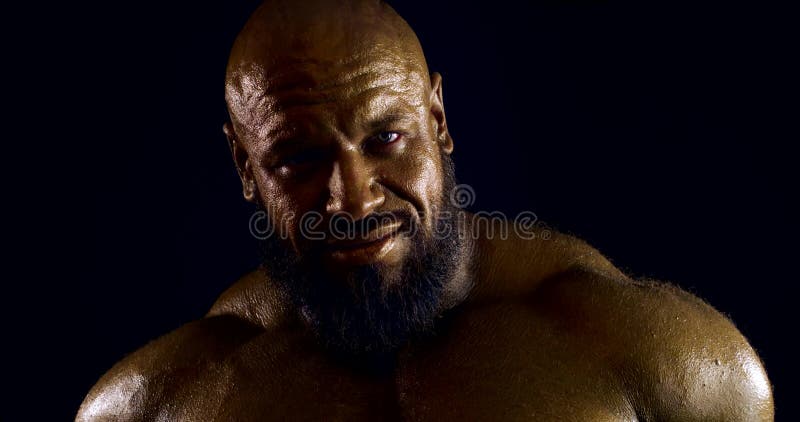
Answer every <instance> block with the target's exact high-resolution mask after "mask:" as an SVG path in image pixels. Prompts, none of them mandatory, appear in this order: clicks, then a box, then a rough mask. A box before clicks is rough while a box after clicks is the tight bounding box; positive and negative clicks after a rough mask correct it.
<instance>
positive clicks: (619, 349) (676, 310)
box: [532, 266, 773, 421]
mask: <svg viewBox="0 0 800 422" xmlns="http://www.w3.org/2000/svg"><path fill="white" fill-rule="evenodd" d="M532 297H533V299H532V300H533V301H534V302H536V305H537V308H538V309H542V310H543V311H544V312H545V313H547V314H549V315H550V316H551V318H552V319H553V320H556V321H558V323H559V324H561V326H562V327H563V329H564V330H565V331H568V332H569V333H571V334H572V336H573V337H574V338H578V339H581V341H585V342H586V347H588V348H591V350H593V353H596V354H598V355H601V357H602V360H603V361H605V362H608V364H609V365H610V366H611V367H612V369H613V370H614V372H615V373H617V374H618V375H619V377H620V381H621V384H622V385H623V387H624V389H625V390H626V391H627V394H628V397H629V400H630V401H631V403H632V405H633V406H634V407H635V408H636V410H637V413H638V414H639V415H640V416H642V417H643V419H645V420H686V421H690V420H748V421H749V420H771V419H772V412H773V410H772V398H771V389H770V384H769V381H768V380H767V377H766V373H765V371H764V368H763V365H762V363H761V361H760V360H759V358H758V356H757V355H756V353H755V351H754V350H753V349H752V347H751V346H750V345H749V344H748V342H747V340H746V339H745V338H744V336H742V334H741V333H740V332H739V331H738V330H737V329H736V327H735V326H734V325H733V324H732V323H731V322H730V320H728V319H727V318H726V317H725V316H723V315H722V314H720V313H719V312H717V311H716V310H715V309H713V308H712V307H711V306H709V305H708V304H706V303H705V302H703V301H702V300H700V299H699V298H697V297H695V296H693V295H691V294H689V293H687V292H685V291H682V290H680V289H678V288H677V287H674V286H671V285H668V284H664V283H658V282H652V281H646V282H642V281H634V280H631V279H628V278H625V277H624V276H623V277H609V276H608V274H603V273H599V272H596V271H593V270H592V269H587V268H585V267H580V266H576V267H572V268H570V269H568V270H567V271H564V272H562V273H560V274H558V275H555V276H554V277H552V278H551V279H549V280H547V281H546V282H544V283H543V284H542V285H541V286H540V288H539V289H537V292H536V294H534V295H533V296H532Z"/></svg>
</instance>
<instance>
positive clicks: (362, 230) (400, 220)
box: [327, 209, 419, 239]
mask: <svg viewBox="0 0 800 422" xmlns="http://www.w3.org/2000/svg"><path fill="white" fill-rule="evenodd" d="M398 224H399V228H398V232H400V233H403V234H406V235H413V234H415V233H416V232H417V230H418V228H419V221H418V219H417V218H416V217H415V216H414V214H412V213H411V212H409V211H408V210H403V209H398V210H393V211H382V212H374V213H372V214H369V215H367V216H365V217H362V218H360V219H357V220H354V219H353V218H352V216H350V215H348V214H346V213H341V214H335V215H334V216H332V217H331V218H330V220H329V222H328V229H329V230H328V231H329V233H327V234H328V235H329V236H331V237H334V238H348V239H360V238H365V237H367V236H368V235H369V233H370V232H372V231H373V230H376V229H378V228H381V227H386V226H390V225H398Z"/></svg>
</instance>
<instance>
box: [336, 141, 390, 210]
mask: <svg viewBox="0 0 800 422" xmlns="http://www.w3.org/2000/svg"><path fill="white" fill-rule="evenodd" d="M328 191H329V192H330V196H329V198H328V202H327V204H326V207H325V208H326V211H327V212H328V213H329V214H337V213H346V214H349V215H350V216H351V217H352V219H353V220H359V219H361V218H364V217H366V216H367V215H369V214H370V213H372V212H374V211H375V210H376V209H377V208H378V207H380V206H381V205H383V202H384V200H385V197H384V195H383V191H382V189H381V188H380V186H378V184H377V183H376V181H375V177H374V175H373V174H372V170H371V169H370V168H369V166H368V165H367V163H366V162H365V159H364V157H363V156H362V155H361V154H360V152H359V151H344V152H342V153H341V156H340V157H339V158H338V159H337V160H336V161H334V163H333V169H332V171H331V176H330V179H329V180H328Z"/></svg>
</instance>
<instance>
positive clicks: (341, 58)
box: [226, 0, 430, 125]
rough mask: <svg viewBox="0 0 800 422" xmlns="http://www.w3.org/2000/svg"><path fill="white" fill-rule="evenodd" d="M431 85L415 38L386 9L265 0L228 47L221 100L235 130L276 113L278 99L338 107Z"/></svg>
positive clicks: (365, 0) (354, 0)
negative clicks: (381, 90)
mask: <svg viewBox="0 0 800 422" xmlns="http://www.w3.org/2000/svg"><path fill="white" fill-rule="evenodd" d="M429 85H430V80H429V76H428V70H427V65H426V63H425V57H424V54H423V53H422V48H421V46H420V45H419V41H418V40H417V38H416V35H415V34H414V32H413V30H411V28H410V27H409V26H408V24H407V23H406V22H405V21H404V20H403V19H402V18H401V17H400V16H398V15H397V14H396V12H394V10H393V9H391V7H389V6H388V5H386V4H385V3H383V2H380V1H374V0H347V1H339V2H331V1H325V0H308V1H304V2H290V1H284V0H271V1H267V2H265V3H264V4H263V5H262V6H261V7H260V8H259V9H258V10H257V11H256V12H255V13H254V14H253V16H252V17H251V18H250V20H249V21H248V23H247V24H246V25H245V28H244V29H243V30H242V32H241V33H240V35H239V37H238V38H237V40H236V43H235V44H234V47H233V49H232V52H231V57H230V61H229V63H228V71H227V77H226V100H227V102H228V107H229V112H230V114H231V118H232V120H233V121H234V124H235V125H237V120H239V121H240V123H242V124H246V123H245V122H250V123H256V122H258V121H259V120H260V119H263V118H264V117H266V116H269V115H271V114H274V113H276V112H278V111H279V110H280V107H283V106H284V104H286V102H285V101H283V100H280V101H278V100H277V99H279V98H286V97H293V100H292V101H289V103H291V102H293V101H294V102H299V103H309V102H310V103H314V102H325V101H336V100H338V99H340V98H345V97H347V96H352V95H359V94H360V93H361V92H363V91H365V90H367V89H376V88H377V87H380V86H386V87H387V88H391V89H392V90H394V91H396V92H405V93H407V94H409V95H411V94H412V90H413V89H415V88H419V87H423V88H425V87H429ZM409 100H411V99H410V98H409Z"/></svg>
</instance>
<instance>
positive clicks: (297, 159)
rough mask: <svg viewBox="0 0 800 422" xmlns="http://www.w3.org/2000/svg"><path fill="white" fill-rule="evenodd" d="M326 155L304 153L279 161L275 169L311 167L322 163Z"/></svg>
mask: <svg viewBox="0 0 800 422" xmlns="http://www.w3.org/2000/svg"><path fill="white" fill-rule="evenodd" d="M324 155H325V154H324V153H323V152H322V151H303V152H299V153H296V154H291V155H289V156H287V157H285V158H282V159H280V160H278V164H277V165H276V166H275V167H300V166H305V165H311V164H314V163H316V162H318V161H320V160H321V159H322V158H323V157H324Z"/></svg>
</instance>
